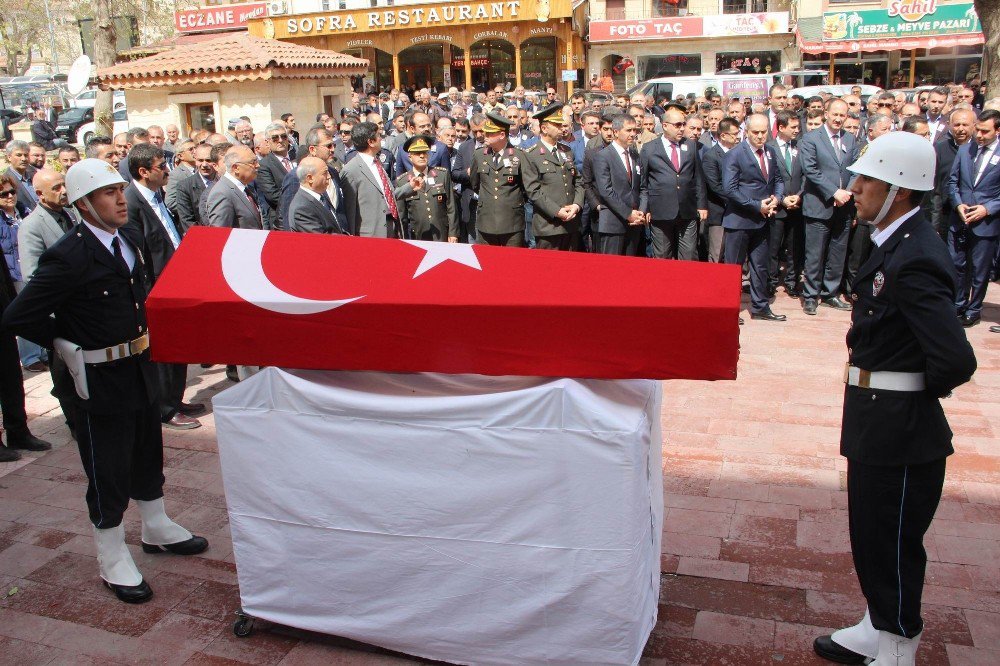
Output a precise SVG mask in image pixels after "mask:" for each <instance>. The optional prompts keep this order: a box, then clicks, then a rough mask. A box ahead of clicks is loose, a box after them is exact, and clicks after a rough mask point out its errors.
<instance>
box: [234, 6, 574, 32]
mask: <svg viewBox="0 0 1000 666" xmlns="http://www.w3.org/2000/svg"><path fill="white" fill-rule="evenodd" d="M571 15H572V7H571V0H502V1H500V2H490V1H488V0H486V1H479V2H444V3H440V4H438V3H434V4H430V5H426V6H415V5H414V6H403V7H379V8H377V9H372V10H360V9H354V10H342V11H334V12H324V13H317V14H304V15H298V16H289V17H288V18H285V19H283V20H282V19H278V18H277V17H273V18H272V20H273V22H274V37H275V38H277V39H284V38H286V37H308V36H313V35H341V34H345V33H352V32H371V31H383V30H407V29H414V28H418V29H428V28H429V29H435V28H441V27H445V26H462V25H469V24H489V23H497V22H505V21H536V22H540V23H543V24H544V23H547V22H549V21H550V20H553V19H560V18H568V17H570V16H571ZM260 30H261V31H262V30H263V26H261V28H260ZM251 32H253V34H262V32H260V33H259V32H257V30H255V29H252V30H251Z"/></svg>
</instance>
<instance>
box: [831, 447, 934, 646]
mask: <svg viewBox="0 0 1000 666" xmlns="http://www.w3.org/2000/svg"><path fill="white" fill-rule="evenodd" d="M944 471H945V460H944V459H943V458H942V459H941V460H936V461H934V462H930V463H925V464H922V465H907V466H901V467H896V466H892V467H886V466H879V465H866V464H864V463H860V462H856V461H854V460H848V461H847V502H848V504H847V508H848V517H849V521H850V530H851V553H852V554H853V556H854V569H855V571H857V573H858V582H859V583H860V584H861V591H862V593H864V595H865V599H867V601H868V610H869V613H870V614H871V621H872V625H874V627H875V628H876V629H878V630H879V631H888V632H890V633H893V634H897V635H899V636H905V637H906V638H913V637H914V636H916V635H917V634H919V633H920V632H921V631H923V627H924V624H923V620H922V619H921V618H920V597H921V595H922V594H923V589H924V570H925V568H926V566H927V553H926V552H925V551H924V534H925V533H926V532H927V528H928V527H930V524H931V519H933V518H934V512H935V511H937V506H938V502H939V501H940V500H941V489H942V487H943V486H944Z"/></svg>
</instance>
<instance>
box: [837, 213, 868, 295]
mask: <svg viewBox="0 0 1000 666" xmlns="http://www.w3.org/2000/svg"><path fill="white" fill-rule="evenodd" d="M871 253H872V226H871V225H870V224H865V223H864V222H858V224H857V226H856V227H854V228H852V229H851V237H850V240H849V241H848V243H847V266H846V268H844V282H843V290H844V293H845V294H850V293H851V292H852V291H853V290H854V281H855V280H856V279H857V277H858V271H859V270H861V266H863V265H864V263H865V262H866V261H868V256H869V255H870V254H871Z"/></svg>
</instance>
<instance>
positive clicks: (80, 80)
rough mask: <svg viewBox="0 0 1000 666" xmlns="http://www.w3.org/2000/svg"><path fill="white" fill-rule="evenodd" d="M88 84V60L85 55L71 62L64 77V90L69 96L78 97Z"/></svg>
mask: <svg viewBox="0 0 1000 666" xmlns="http://www.w3.org/2000/svg"><path fill="white" fill-rule="evenodd" d="M89 83H90V58H88V57H87V56H85V55H82V56H80V57H79V58H77V59H76V60H74V61H73V66H72V67H70V68H69V76H67V77H66V90H68V91H69V94H70V95H79V94H80V93H82V92H83V91H84V89H85V88H86V87H87V85H88V84H89Z"/></svg>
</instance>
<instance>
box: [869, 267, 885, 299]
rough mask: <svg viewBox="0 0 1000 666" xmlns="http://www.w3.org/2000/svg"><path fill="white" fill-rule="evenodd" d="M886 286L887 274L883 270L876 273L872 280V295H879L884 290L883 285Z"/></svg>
mask: <svg viewBox="0 0 1000 666" xmlns="http://www.w3.org/2000/svg"><path fill="white" fill-rule="evenodd" d="M884 286H885V275H883V274H882V271H879V272H878V273H876V274H875V279H874V280H873V281H872V296H878V294H879V292H880V291H882V287H884Z"/></svg>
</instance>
